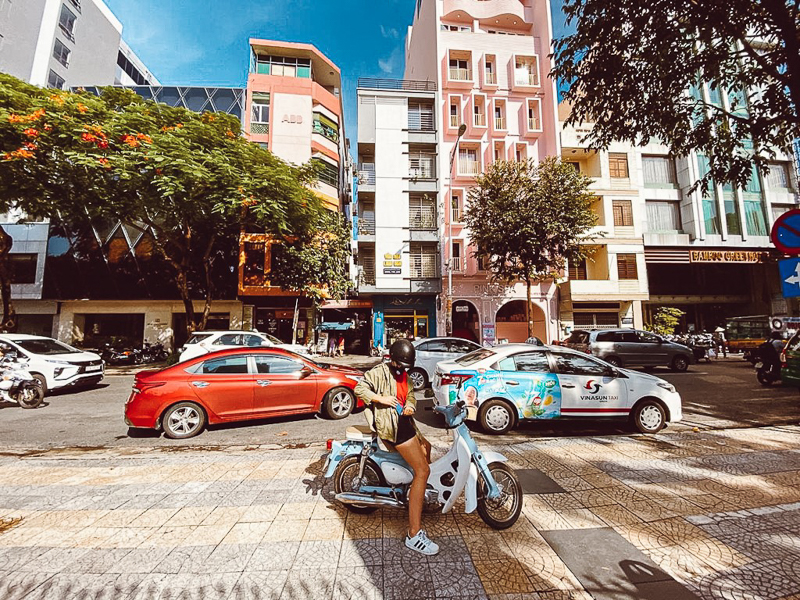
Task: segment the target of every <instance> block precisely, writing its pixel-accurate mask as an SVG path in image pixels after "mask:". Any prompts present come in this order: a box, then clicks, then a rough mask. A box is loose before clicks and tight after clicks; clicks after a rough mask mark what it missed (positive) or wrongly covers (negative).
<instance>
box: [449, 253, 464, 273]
mask: <svg viewBox="0 0 800 600" xmlns="http://www.w3.org/2000/svg"><path fill="white" fill-rule="evenodd" d="M450 268H451V269H452V270H453V271H460V270H461V257H460V256H454V257H452V258H451V259H450Z"/></svg>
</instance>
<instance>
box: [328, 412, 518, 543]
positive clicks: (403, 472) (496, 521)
mask: <svg viewBox="0 0 800 600" xmlns="http://www.w3.org/2000/svg"><path fill="white" fill-rule="evenodd" d="M433 410H434V411H436V412H437V413H440V414H442V415H443V416H444V420H445V423H446V424H447V428H448V429H450V430H451V431H452V434H453V445H452V446H451V448H450V450H449V451H448V452H447V454H445V455H444V456H443V457H441V458H440V459H439V460H437V461H435V462H434V463H433V464H431V474H430V477H428V486H427V489H426V490H425V507H424V509H425V510H426V511H431V510H439V508H441V511H442V512H443V513H447V512H449V511H450V509H452V508H453V505H454V504H455V502H456V500H457V499H458V497H459V496H460V495H461V493H462V492H463V493H465V495H466V512H468V513H471V512H473V511H474V510H475V509H476V508H477V510H478V514H479V515H480V517H481V519H483V521H484V522H485V523H486V524H488V525H489V526H490V527H493V528H494V529H507V528H508V527H511V526H512V525H513V524H514V523H516V521H517V519H518V518H519V515H520V512H521V510H522V486H521V485H520V483H519V480H518V479H517V476H516V474H515V473H514V471H513V469H511V467H509V466H508V465H506V464H505V463H506V462H507V459H506V457H505V456H503V455H502V454H499V453H497V452H481V451H480V450H479V449H478V446H477V444H476V443H475V441H474V440H473V439H472V436H471V435H470V431H469V428H468V427H467V425H466V424H465V423H464V419H465V417H466V415H467V411H466V409H465V407H464V401H463V400H458V401H457V402H456V403H455V404H451V405H449V406H437V407H435V408H434V409H433ZM379 444H380V442H379V440H378V437H377V434H375V432H374V431H372V429H371V428H370V427H369V426H355V427H348V428H347V439H346V440H345V441H342V442H338V441H334V440H329V442H328V447H329V449H330V453H329V454H328V458H327V460H326V463H325V468H324V472H325V477H328V478H329V477H333V487H334V491H335V492H336V500H338V501H339V502H341V503H342V504H344V505H345V506H346V507H347V508H348V509H349V510H350V511H352V512H355V513H370V512H373V511H374V510H377V509H378V508H379V507H381V506H388V507H393V508H403V507H407V504H408V491H409V488H410V486H411V481H412V480H413V478H414V475H413V470H412V469H411V467H410V466H409V465H408V463H406V462H405V460H403V458H402V457H401V456H400V454H399V453H398V452H388V451H386V450H384V449H382V448H381V447H380V446H379Z"/></svg>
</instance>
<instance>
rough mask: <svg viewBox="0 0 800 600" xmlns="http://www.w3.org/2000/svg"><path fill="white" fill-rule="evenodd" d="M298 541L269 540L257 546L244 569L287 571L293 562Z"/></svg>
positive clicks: (298, 544)
mask: <svg viewBox="0 0 800 600" xmlns="http://www.w3.org/2000/svg"><path fill="white" fill-rule="evenodd" d="M299 548H300V542H269V543H268V544H261V545H260V546H258V547H257V548H256V550H255V552H253V554H252V556H251V557H250V561H249V562H248V563H247V567H246V568H245V570H246V571H288V570H289V569H291V568H292V565H293V564H294V559H295V557H296V556H297V550H298V549H299Z"/></svg>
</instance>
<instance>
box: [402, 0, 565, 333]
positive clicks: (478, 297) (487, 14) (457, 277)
mask: <svg viewBox="0 0 800 600" xmlns="http://www.w3.org/2000/svg"><path fill="white" fill-rule="evenodd" d="M551 41H552V26H551V19H550V5H549V2H548V1H547V0H418V2H417V6H416V11H415V15H414V24H413V26H412V27H410V28H409V32H408V37H407V48H406V71H405V77H406V79H417V80H420V79H422V80H425V79H428V80H432V81H436V82H437V84H438V89H439V90H440V93H439V95H438V98H437V102H438V104H439V106H438V109H439V111H440V115H441V119H442V121H441V122H442V127H441V128H440V136H439V144H440V146H439V153H438V155H439V160H440V169H441V170H440V173H443V174H444V173H449V176H443V177H442V179H441V187H440V192H439V194H440V197H439V205H440V206H444V207H446V208H447V210H445V211H444V215H445V218H444V230H443V232H442V236H441V239H442V256H443V270H442V273H443V278H444V281H443V285H442V289H443V302H442V310H441V311H440V314H439V322H440V327H441V329H440V331H448V330H449V331H452V332H454V333H456V334H462V335H468V336H470V337H472V336H474V337H475V339H477V341H479V342H493V341H495V340H501V339H508V340H509V341H512V342H514V341H524V340H525V338H526V337H527V327H526V323H525V297H526V291H525V286H524V285H523V284H517V285H510V286H505V285H497V284H493V283H491V281H490V278H489V277H488V273H487V272H486V271H485V270H484V269H483V261H481V260H479V258H476V257H475V256H473V251H472V249H471V248H470V246H469V231H467V229H466V228H465V227H464V224H463V223H462V216H463V214H464V209H465V202H466V201H467V200H466V199H467V194H468V193H469V189H470V186H471V185H473V183H474V180H475V175H476V174H478V173H480V172H481V171H483V170H484V169H485V168H486V167H487V166H488V165H489V164H490V163H491V162H493V161H495V160H499V159H505V160H525V159H527V158H535V159H539V160H541V159H543V158H545V157H546V156H558V155H559V154H560V149H559V138H558V116H557V96H556V86H555V82H554V81H553V80H552V79H550V77H549V73H550V69H551V61H550V59H549V58H548V55H549V54H550V46H551ZM462 123H463V124H465V125H466V131H465V132H464V134H463V136H462V137H461V138H460V139H459V138H458V132H459V128H460V126H461V124H462ZM456 144H458V148H457V152H455V155H454V156H453V158H452V159H451V156H452V155H453V152H454V148H455V146H456ZM451 160H452V165H451ZM556 296H557V292H556V285H555V284H554V283H553V282H546V283H542V284H540V285H539V286H537V288H534V290H533V298H534V303H535V305H536V308H535V310H534V314H533V319H534V323H535V333H536V335H537V336H538V337H539V338H541V339H542V340H544V341H551V340H553V339H558V336H559V333H560V332H559V327H558V322H557V319H558V301H557V297H556Z"/></svg>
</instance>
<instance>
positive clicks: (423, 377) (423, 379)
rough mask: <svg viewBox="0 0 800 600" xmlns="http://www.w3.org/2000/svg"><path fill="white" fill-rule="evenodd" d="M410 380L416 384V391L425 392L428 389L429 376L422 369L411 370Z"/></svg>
mask: <svg viewBox="0 0 800 600" xmlns="http://www.w3.org/2000/svg"><path fill="white" fill-rule="evenodd" d="M408 378H409V379H410V380H411V383H413V384H414V391H415V392H416V391H418V390H424V389H425V388H426V387H428V375H427V374H426V373H425V371H423V370H422V369H411V370H410V371H409V372H408Z"/></svg>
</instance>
